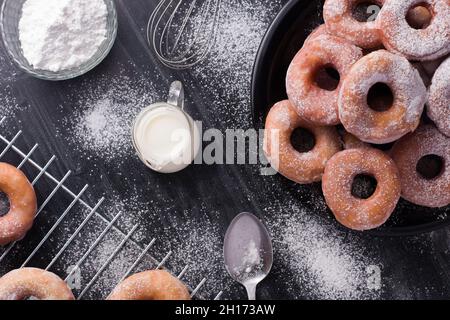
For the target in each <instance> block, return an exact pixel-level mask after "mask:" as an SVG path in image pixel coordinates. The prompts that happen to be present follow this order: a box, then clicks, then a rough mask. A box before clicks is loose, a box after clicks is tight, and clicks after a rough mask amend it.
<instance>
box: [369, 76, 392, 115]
mask: <svg viewBox="0 0 450 320" xmlns="http://www.w3.org/2000/svg"><path fill="white" fill-rule="evenodd" d="M393 104H394V93H393V92H392V89H391V88H390V87H389V86H388V85H387V84H385V83H382V82H378V83H375V84H374V85H373V86H372V87H371V88H370V90H369V93H368V94H367V105H368V106H369V108H370V109H372V110H374V111H377V112H383V111H387V110H389V109H390V108H392V105H393Z"/></svg>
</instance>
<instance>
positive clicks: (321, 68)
mask: <svg viewBox="0 0 450 320" xmlns="http://www.w3.org/2000/svg"><path fill="white" fill-rule="evenodd" d="M362 55H363V54H362V50H361V49H360V48H358V47H356V46H354V45H352V44H350V43H348V42H347V41H346V40H344V39H341V38H338V37H334V36H329V35H321V36H318V37H317V38H315V39H314V40H311V41H309V42H308V43H307V44H306V45H305V46H304V47H303V48H302V49H301V50H300V51H299V52H298V53H297V55H296V56H295V58H294V60H293V61H292V63H291V65H290V66H289V70H288V73H287V77H286V87H287V94H288V96H289V100H290V101H291V103H292V104H293V106H294V107H295V109H296V111H297V113H298V114H299V115H300V116H301V117H302V118H303V119H305V120H307V121H309V122H311V123H313V124H316V125H321V126H326V125H336V124H339V123H340V121H339V115H338V105H337V101H338V95H339V89H340V87H341V82H342V81H341V80H340V79H344V78H345V77H346V75H347V73H348V72H349V70H350V68H351V66H352V65H353V64H354V63H355V62H356V61H358V60H359V59H360V58H361V57H362ZM328 69H330V70H331V71H333V72H336V73H338V76H337V77H336V79H335V80H336V84H334V85H332V86H329V83H326V82H322V83H319V78H320V76H321V74H323V73H325V71H328ZM337 78H340V79H337Z"/></svg>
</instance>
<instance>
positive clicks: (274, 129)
mask: <svg viewBox="0 0 450 320" xmlns="http://www.w3.org/2000/svg"><path fill="white" fill-rule="evenodd" d="M297 128H304V129H307V130H309V131H310V132H311V133H313V135H314V137H315V146H314V148H313V149H312V150H310V151H309V152H305V153H300V152H298V151H297V150H295V149H294V147H293V146H292V143H291V135H292V133H293V132H294V130H295V129H297ZM340 150H341V146H340V142H339V134H338V132H337V130H336V129H335V128H332V127H317V126H312V125H311V124H309V123H308V122H306V121H304V120H303V119H301V118H300V117H299V116H298V114H297V113H296V112H295V110H294V108H293V107H292V105H291V103H290V102H289V101H288V100H285V101H281V102H279V103H277V104H275V105H274V106H273V107H272V109H271V110H270V112H269V115H268V116H267V120H266V128H265V133H264V152H265V154H266V157H267V159H268V160H269V162H270V163H271V165H272V167H273V168H274V169H275V170H277V171H278V172H279V173H280V174H281V175H283V176H285V177H286V178H288V179H289V180H292V181H295V182H297V183H300V184H307V183H313V182H317V181H320V180H321V179H322V174H323V171H324V169H325V164H326V163H327V161H328V159H330V158H331V157H332V156H333V155H334V154H335V153H336V152H339V151H340Z"/></svg>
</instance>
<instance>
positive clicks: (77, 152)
mask: <svg viewBox="0 0 450 320" xmlns="http://www.w3.org/2000/svg"><path fill="white" fill-rule="evenodd" d="M155 5H156V1H152V0H119V1H117V7H118V13H119V33H118V38H117V41H116V43H115V46H114V48H113V50H112V52H111V54H110V55H109V56H108V57H107V59H106V60H105V61H104V62H103V63H102V64H101V65H100V66H98V67H97V68H96V69H95V70H93V71H91V72H90V73H88V74H86V75H85V76H82V77H80V78H78V79H74V80H70V81H65V82H59V83H53V82H45V81H42V80H37V79H34V78H31V77H29V76H28V75H26V74H24V73H22V72H20V71H19V70H18V69H17V68H16V67H15V66H14V65H13V64H12V63H11V62H10V60H9V58H8V56H7V54H6V52H5V50H4V48H3V47H2V48H1V50H0V68H1V70H0V82H1V83H0V93H1V94H0V97H1V98H0V105H2V106H3V107H2V109H0V115H4V116H6V117H7V120H6V122H5V123H4V124H3V125H2V127H1V134H2V135H4V136H6V137H8V138H11V137H12V136H13V135H14V134H15V132H16V131H17V130H18V129H21V130H23V137H22V138H20V139H19V140H18V142H17V145H18V146H20V147H21V148H23V149H25V150H29V149H30V148H31V147H32V146H33V145H34V143H38V144H39V148H38V149H37V151H36V152H35V153H34V155H33V159H35V160H36V161H38V162H40V163H44V162H45V161H47V160H48V159H49V157H50V156H51V155H52V154H55V155H56V156H57V161H56V162H55V164H54V165H53V166H52V167H51V169H50V172H52V174H54V175H55V176H57V177H59V178H61V177H62V176H63V175H64V173H65V172H66V171H67V170H71V171H72V175H71V178H69V180H68V182H67V185H68V186H70V188H72V189H73V190H75V191H79V190H80V189H81V188H82V186H83V185H84V184H85V183H87V184H89V186H90V187H89V189H88V191H86V194H85V195H83V199H85V200H86V201H88V202H89V203H92V204H93V203H95V202H96V201H97V200H98V199H99V198H100V197H101V196H105V197H106V201H105V203H104V205H103V206H102V208H101V211H102V212H104V214H105V215H106V216H107V217H112V216H113V215H115V214H117V213H118V212H122V211H123V216H122V218H121V219H120V221H119V224H118V225H120V228H121V229H122V230H123V231H125V232H128V231H129V230H130V229H131V228H132V226H133V225H134V224H139V227H138V231H137V232H136V234H135V236H134V239H135V241H136V242H138V243H140V244H141V245H145V244H146V243H148V242H149V241H150V240H151V239H152V238H153V237H156V238H157V242H156V244H155V246H154V247H153V248H152V250H151V251H150V252H151V253H152V255H153V256H155V257H156V258H157V259H161V258H162V257H163V256H164V255H165V254H166V253H167V252H168V251H169V250H172V251H173V253H174V254H173V256H172V257H171V258H170V259H169V260H168V261H167V263H166V266H167V267H169V268H170V269H172V270H174V272H179V271H181V269H182V268H183V266H184V263H186V264H188V266H189V269H188V272H187V273H186V276H185V278H184V279H185V280H186V281H187V282H189V284H190V285H191V286H195V285H196V284H197V283H199V282H200V281H201V280H202V278H203V277H205V278H207V279H208V280H207V282H206V284H205V286H204V287H203V288H202V289H201V290H200V293H201V294H202V296H203V297H205V298H214V296H215V294H216V293H218V292H219V291H220V290H224V292H225V293H224V296H223V297H224V298H236V299H241V298H245V294H244V291H243V289H242V288H240V287H239V286H238V285H236V284H234V283H233V282H232V281H231V280H230V279H229V278H228V276H227V274H226V271H225V269H224V267H223V265H222V256H221V246H222V239H223V235H224V233H225V231H226V228H227V226H228V224H229V222H230V221H231V220H232V219H233V217H234V216H236V215H237V214H238V213H239V212H242V211H250V212H253V213H255V214H256V215H258V216H259V217H260V218H261V219H262V220H263V221H265V222H266V223H267V225H268V226H269V229H270V231H271V233H272V235H273V236H274V242H275V265H274V268H273V272H272V273H271V275H270V276H269V277H268V278H267V279H266V280H265V281H264V282H263V283H262V284H261V285H260V287H259V291H258V295H259V297H260V298H264V299H302V298H307V299H312V298H360V297H369V298H383V299H392V298H393V299H440V298H444V299H448V298H450V251H449V248H450V230H441V231H437V232H433V233H431V234H425V235H420V236H416V237H408V238H377V237H373V236H369V235H365V234H359V233H349V232H347V231H345V230H344V229H343V228H342V227H340V226H339V225H338V224H337V223H336V222H334V221H333V219H332V218H331V217H330V216H315V215H314V208H317V207H318V206H323V205H324V201H323V199H322V196H321V195H320V187H319V186H317V185H314V186H304V187H300V186H296V185H294V184H291V183H290V182H287V181H286V180H285V179H284V178H282V177H280V176H267V177H266V176H261V175H260V174H259V166H255V165H206V164H203V165H195V166H190V167H189V168H188V169H186V170H184V171H183V172H181V173H178V174H174V175H160V174H156V173H153V172H151V171H149V170H147V169H145V168H144V166H143V165H142V164H141V163H140V162H139V160H138V159H137V157H136V156H135V154H134V152H133V150H132V149H131V145H128V144H127V145H124V146H121V148H120V149H117V150H116V149H114V148H115V147H114V145H112V146H111V147H110V148H109V149H106V151H105V149H101V148H100V149H99V148H97V149H96V148H94V147H89V140H88V142H87V143H86V141H80V139H81V140H82V139H83V135H80V132H79V130H78V131H77V128H79V127H77V121H79V120H80V119H82V116H80V115H83V112H85V111H86V110H89V106H87V105H88V104H92V103H95V101H93V100H96V99H97V100H98V99H100V97H101V96H102V93H105V94H106V95H107V94H108V93H109V92H110V87H117V86H120V84H121V82H124V83H125V82H126V83H127V85H126V86H125V85H124V87H125V89H124V88H121V89H120V90H115V91H114V90H113V92H112V93H111V94H112V95H114V99H119V98H123V99H125V100H126V99H127V90H130V91H131V90H133V95H134V98H136V95H138V94H139V93H142V94H143V96H144V95H145V99H144V97H143V99H137V101H135V100H136V99H134V100H133V99H132V100H130V101H127V103H128V105H129V104H130V103H131V104H132V103H134V104H136V105H142V104H144V103H148V102H150V101H157V100H163V99H164V98H165V95H166V90H167V88H168V85H169V83H170V82H171V81H172V80H175V79H179V80H182V81H183V82H184V84H185V86H186V92H187V109H188V110H189V112H190V113H191V114H192V116H193V117H194V118H195V119H201V120H202V121H203V126H204V128H217V129H219V130H220V131H222V132H225V130H226V129H235V128H242V129H248V128H250V127H251V110H250V103H249V99H250V97H249V86H250V80H251V78H250V77H251V75H250V71H251V65H252V63H253V58H254V55H255V50H256V49H257V48H256V47H255V46H253V47H251V46H249V50H250V52H247V53H246V54H244V55H241V54H242V52H241V51H239V50H236V48H234V50H233V46H235V45H240V44H242V43H243V39H242V38H241V39H240V40H239V41H237V43H234V44H233V43H230V44H229V45H230V48H229V54H230V60H229V66H228V69H227V68H224V66H225V67H227V64H228V62H227V61H221V60H220V59H215V58H214V57H209V58H208V60H207V61H205V62H204V63H203V65H201V66H198V67H196V68H195V69H194V70H185V71H180V72H176V71H172V70H169V69H167V68H165V67H163V66H162V65H160V64H159V63H158V62H157V61H156V60H155V58H154V57H153V54H152V52H151V50H150V49H149V48H148V45H147V43H146V40H145V27H146V23H147V19H148V16H149V13H150V12H151V10H152V8H153V7H154V6H155ZM235 6H238V7H239V8H241V10H248V12H249V13H248V16H247V18H249V21H250V22H249V23H252V22H251V21H252V20H251V18H253V19H256V20H257V21H258V23H259V25H258V26H259V28H258V30H257V31H258V32H259V35H258V36H257V38H258V37H259V38H258V39H256V40H258V41H259V40H260V39H261V38H262V36H263V32H264V28H265V27H267V26H268V23H269V22H270V20H271V19H272V18H273V17H274V15H275V14H276V12H277V11H278V10H279V9H280V7H281V3H279V2H278V1H275V2H273V1H270V0H264V1H263V0H257V1H245V0H243V1H242V3H240V2H236V4H235ZM265 7H267V10H265V9H264V8H265ZM252 8H253V9H252ZM258 10H259V11H258ZM235 22H236V21H235ZM232 25H235V23H234V24H232ZM228 32H239V28H236V30H228ZM222 33H223V34H225V33H226V32H225V31H224V32H222ZM245 36H246V35H245V34H244V35H243V37H244V40H245ZM247 36H251V37H255V34H248V35H247ZM222 42H223V41H222ZM249 42H250V40H249ZM251 42H252V43H257V41H255V39H254V38H252V41H251ZM225 49H227V48H225ZM227 50H228V49H227ZM227 50H225V51H227ZM213 53H214V50H213ZM236 54H238V55H241V56H238V57H236ZM233 55H234V56H233ZM222 56H223V51H222V52H221V57H222ZM240 59H243V60H245V61H242V63H241V64H237V63H235V62H236V60H240ZM246 60H248V61H246ZM235 66H237V67H235ZM233 68H236V69H234V70H233ZM231 82H232V83H233V85H230V83H231ZM146 91H147V92H146ZM144 93H145V94H144ZM117 95H123V97H118V96H117ZM127 103H125V104H124V105H125V106H126V105H127ZM144 106H145V105H142V106H141V107H144ZM107 125H108V124H107ZM111 125H115V126H121V127H123V128H124V130H125V132H128V129H129V127H130V118H129V117H127V118H124V119H123V121H119V122H118V123H113V124H111ZM105 131H107V130H105ZM87 133H89V132H87ZM93 144H94V143H93ZM115 153H116V154H117V155H115ZM19 159H20V158H19V157H17V156H16V155H15V154H14V152H9V153H8V155H6V157H5V159H2V160H3V161H8V162H12V163H15V164H17V163H18V162H19ZM24 170H25V171H26V172H27V173H28V174H29V175H30V176H34V175H35V174H36V171H35V170H33V169H32V168H31V167H29V166H28V165H26V166H25V167H24ZM51 188H52V184H51V183H50V182H45V183H41V184H38V185H37V187H36V189H37V191H38V195H39V198H40V202H42V200H43V199H44V198H45V196H46V195H47V194H48V193H49V190H51ZM68 202H70V199H69V200H68V198H67V197H66V196H65V195H64V194H61V195H60V196H59V197H58V198H57V199H56V200H52V201H51V202H50V203H49V205H48V207H47V208H46V209H45V210H44V211H43V213H42V215H41V216H40V217H39V218H38V219H37V221H36V224H35V228H33V230H32V231H31V232H30V234H29V235H28V236H27V237H26V238H25V239H24V241H22V242H21V243H20V244H18V245H17V246H16V248H15V249H14V250H13V251H12V252H11V253H10V254H9V255H8V256H7V257H6V259H4V260H3V261H2V262H1V264H0V271H1V274H3V273H5V272H6V271H8V270H10V269H13V268H16V267H19V266H20V264H21V262H23V261H24V259H25V258H26V257H27V256H28V255H29V253H30V252H31V251H32V248H33V246H35V245H36V244H37V243H39V241H40V239H42V237H43V236H44V235H45V233H46V232H47V231H48V229H49V227H50V226H51V224H52V223H54V222H55V221H56V219H57V218H58V216H60V214H61V212H62V209H64V208H65V207H66V206H67V203H68ZM85 216H86V212H85V210H82V209H81V208H78V207H74V209H73V210H72V211H71V213H70V214H69V215H68V216H67V218H66V219H65V220H64V222H63V223H62V224H61V227H60V228H58V229H57V230H55V232H54V233H53V234H52V236H51V237H50V238H49V240H48V241H47V242H46V243H45V244H44V245H43V247H42V248H41V250H39V252H38V253H37V254H36V256H35V257H34V258H33V259H32V260H31V261H30V263H29V265H33V266H39V267H43V266H44V267H45V266H46V265H47V264H48V263H49V261H50V260H51V257H52V256H54V254H55V253H56V252H58V249H59V248H61V246H62V244H63V243H64V241H65V240H66V239H67V238H68V237H69V236H70V232H71V231H72V232H73V230H74V229H75V228H76V226H77V224H78V223H79V222H80V221H81V219H82V218H83V217H85ZM305 217H307V219H306V222H305V224H304V225H302V229H301V230H302V232H303V231H304V234H302V237H301V238H302V240H299V242H300V243H299V246H298V247H295V246H293V244H295V243H294V242H293V241H292V239H291V238H290V236H292V234H291V235H286V234H285V230H284V229H285V228H287V230H290V231H293V232H294V235H295V226H296V225H295V223H294V224H292V221H294V222H295V219H299V220H301V219H305ZM311 219H313V220H314V219H315V220H314V221H315V222H314V223H313V225H312V226H311V229H314V230H311V235H310V237H311V238H313V237H315V236H318V232H320V230H325V231H324V234H320V235H319V236H320V237H321V238H323V237H324V236H325V237H327V236H329V237H330V238H333V240H330V242H329V243H330V250H332V249H333V248H334V247H335V245H336V243H338V245H337V248H345V255H347V256H348V257H347V256H346V257H344V258H342V257H341V255H340V253H336V252H332V251H327V250H325V249H326V248H323V247H321V248H319V247H317V246H314V245H312V244H307V243H306V241H305V239H308V237H309V235H308V233H307V231H308V223H310V222H308V221H309V220H311ZM102 223H103V222H98V224H91V225H88V226H87V228H86V230H87V231H86V234H85V235H84V236H80V237H77V239H76V240H75V241H74V243H73V244H72V248H71V249H70V250H68V251H67V253H65V254H63V255H62V258H61V259H64V260H65V262H61V263H56V264H55V265H54V267H52V269H51V270H52V271H54V272H55V273H58V274H60V275H61V276H63V275H65V272H66V270H67V266H68V265H70V264H71V263H73V261H76V260H77V258H79V257H80V255H81V254H82V253H83V252H84V251H83V250H86V248H87V247H88V246H89V244H90V243H92V236H91V234H97V235H98V233H99V231H101V228H103V227H104V226H103V225H102ZM317 223H319V224H321V225H323V227H322V228H321V229H318V228H317ZM290 239H291V240H290ZM310 240H311V241H312V242H313V243H314V242H315V239H310ZM117 241H119V242H120V238H119V237H111V239H108V241H107V242H108V244H107V245H105V246H104V247H101V249H99V250H98V251H95V252H94V253H93V255H94V256H95V257H94V258H91V260H90V261H89V262H88V263H87V264H86V266H85V267H82V268H81V270H82V272H84V273H83V274H82V283H81V284H79V288H82V287H83V286H85V285H86V284H87V282H88V281H89V279H90V278H92V276H93V275H94V274H95V272H96V270H98V269H99V267H100V266H101V265H102V262H104V261H105V259H106V258H107V257H108V253H111V252H112V251H113V249H114V248H115V246H116V245H117ZM324 243H325V244H327V243H328V242H324ZM309 248H311V250H312V252H308V254H305V252H298V251H299V250H300V251H302V250H309ZM315 249H317V250H318V251H320V252H317V256H319V255H324V257H323V259H322V260H321V259H316V260H314V261H315V262H314V263H312V264H311V258H314V257H315V256H316V255H315V253H314V252H313V250H315ZM122 251H123V253H119V254H118V256H117V259H114V260H113V261H112V262H111V264H110V266H109V267H108V268H106V269H105V271H104V272H103V273H102V274H101V275H100V277H99V280H98V281H97V283H96V284H94V285H93V287H92V290H90V292H89V293H88V294H87V295H86V297H87V298H104V297H105V296H106V294H107V292H108V290H110V289H111V288H112V287H113V286H114V284H115V282H116V281H118V279H120V278H121V274H123V273H124V272H125V271H126V270H127V268H128V267H129V266H130V265H131V263H132V261H133V260H134V259H135V258H136V254H137V253H136V251H135V248H133V247H132V246H128V245H126V246H125V247H124V248H123V250H122ZM352 251H354V252H352ZM1 252H2V251H0V253H1ZM296 253H299V255H300V257H303V260H302V258H298V257H295V255H296ZM333 255H336V258H335V259H333V257H332V256H333ZM354 255H357V256H361V255H363V257H362V258H361V259H356V258H354V257H353V256H354ZM341 258H342V259H341ZM350 258H351V260H352V262H351V263H352V267H351V268H350V269H349V270H344V271H343V272H350V273H351V272H358V274H355V275H354V277H355V278H357V279H358V281H359V282H357V283H351V284H346V283H344V284H342V283H339V281H341V280H339V273H340V271H339V270H338V271H335V272H333V270H332V268H336V267H342V268H345V266H339V261H348V260H349V259H350ZM303 262H304V265H302V263H303ZM317 263H320V264H322V265H320V266H317V265H316V264H317ZM327 263H330V265H329V266H328V265H326V266H324V265H323V264H327ZM355 263H356V264H357V263H360V265H356V267H355V266H353V265H354V264H355ZM149 264H151V262H150V261H148V262H147V261H146V260H145V259H144V261H143V262H142V263H141V264H140V265H139V266H138V267H137V269H138V268H139V269H140V270H143V269H146V268H148V267H149ZM369 266H375V267H376V268H379V270H380V271H381V274H380V276H381V288H375V289H374V288H371V287H370V286H369V287H367V286H366V280H367V279H369V278H370V272H369V271H368V273H367V274H365V273H364V271H365V270H366V268H367V267H369ZM313 267H314V268H316V269H320V270H324V269H326V268H328V269H330V270H331V271H330V272H329V273H330V277H331V278H330V279H325V280H323V279H322V280H323V281H328V282H326V283H325V282H323V281H322V280H320V277H321V276H323V271H322V274H320V272H319V274H317V273H314V270H312V269H313ZM361 270H362V271H361ZM308 274H311V275H310V276H308ZM336 277H337V278H336ZM348 277H349V276H347V278H345V279H343V280H342V281H344V282H345V281H348ZM350 277H351V275H350ZM325 278H326V277H325ZM335 278H336V279H335ZM366 278H367V279H366ZM336 282H338V283H337V284H336ZM329 283H332V286H333V285H334V286H335V287H333V288H331V289H329V290H328V289H327V286H329V285H330V284H329ZM321 286H323V288H321ZM348 290H351V291H355V290H357V291H359V292H361V293H358V294H356V293H352V292H348Z"/></svg>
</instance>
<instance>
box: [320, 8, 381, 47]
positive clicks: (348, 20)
mask: <svg viewBox="0 0 450 320" xmlns="http://www.w3.org/2000/svg"><path fill="white" fill-rule="evenodd" d="M372 2H373V3H374V5H377V7H382V6H383V4H384V2H385V0H374V1H372ZM359 4H361V0H326V1H325V5H324V7H323V17H324V19H325V24H326V26H327V29H328V30H329V32H330V33H331V34H333V35H336V36H339V37H342V38H345V39H347V40H348V41H350V42H351V43H353V44H355V45H357V46H359V47H361V48H365V49H370V48H375V47H378V46H380V45H381V43H382V41H381V33H380V30H379V28H378V24H377V18H376V16H377V10H379V9H378V8H376V9H375V10H374V12H373V16H372V17H373V18H371V19H368V21H359V20H358V19H356V18H355V14H354V12H355V8H356V6H358V5H359ZM369 9H370V7H369V8H368V10H369ZM367 13H370V12H367Z"/></svg>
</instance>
